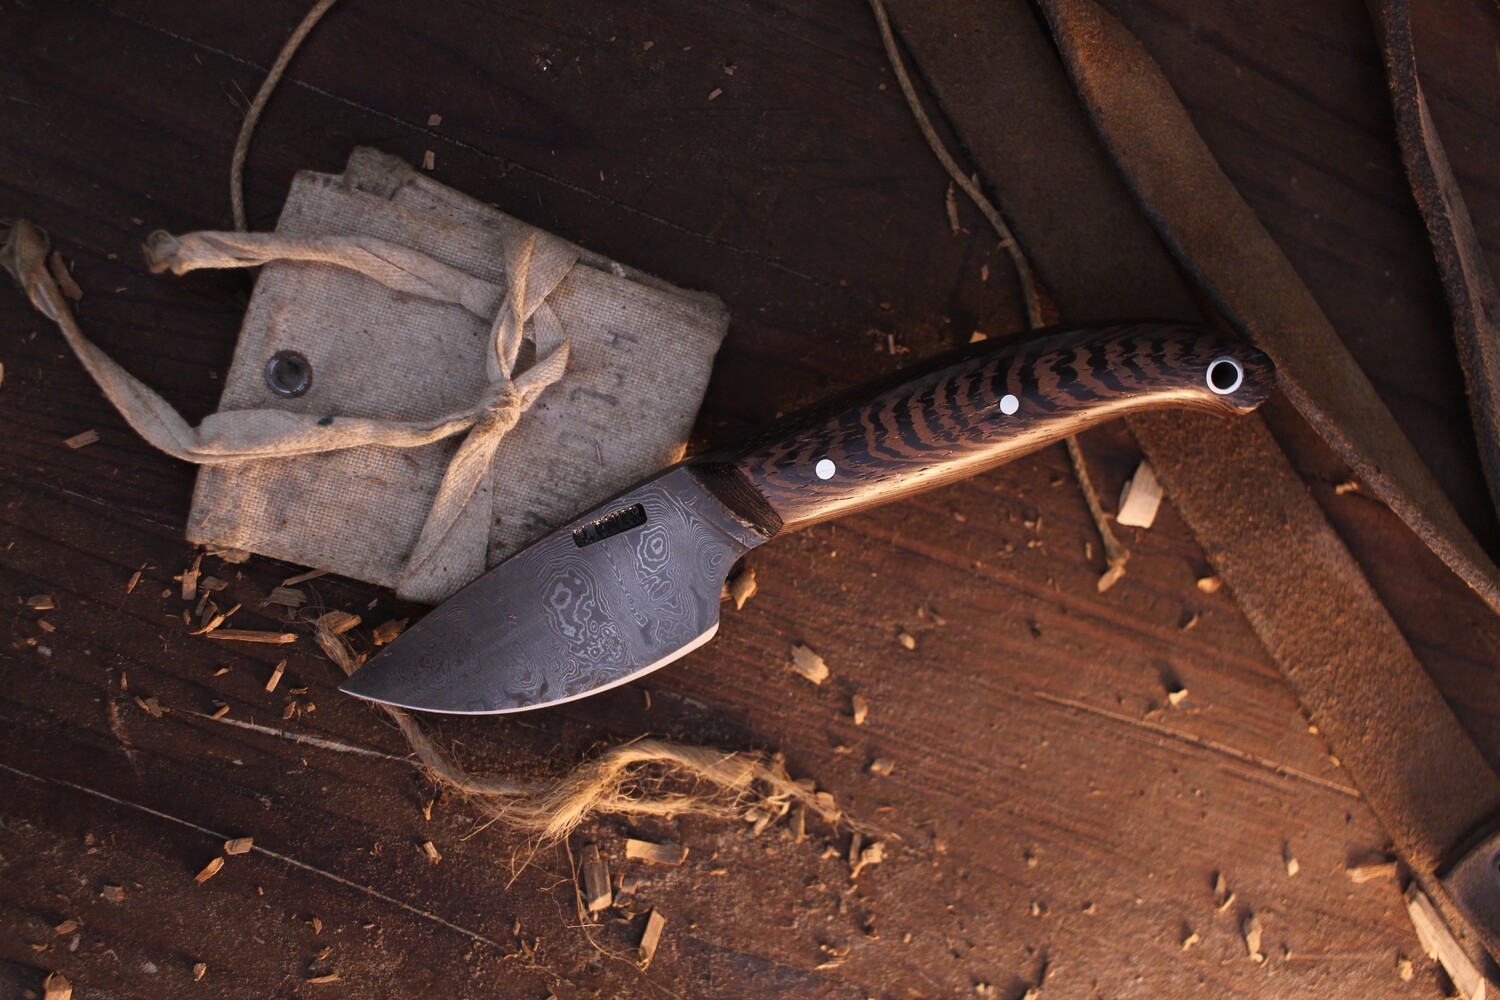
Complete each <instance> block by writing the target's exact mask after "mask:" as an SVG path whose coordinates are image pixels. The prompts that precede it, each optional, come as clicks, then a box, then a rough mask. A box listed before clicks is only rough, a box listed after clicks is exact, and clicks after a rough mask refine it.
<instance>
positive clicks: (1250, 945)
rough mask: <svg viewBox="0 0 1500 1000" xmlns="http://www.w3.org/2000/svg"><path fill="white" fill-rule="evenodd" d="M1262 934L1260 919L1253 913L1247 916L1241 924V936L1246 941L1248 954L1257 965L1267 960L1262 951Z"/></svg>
mask: <svg viewBox="0 0 1500 1000" xmlns="http://www.w3.org/2000/svg"><path fill="white" fill-rule="evenodd" d="M1261 933H1262V931H1261V926H1260V917H1257V916H1256V915H1255V914H1253V913H1249V914H1246V915H1245V919H1244V920H1243V921H1242V922H1241V923H1240V934H1241V935H1242V936H1243V937H1244V939H1245V952H1246V954H1248V955H1249V956H1250V961H1252V962H1254V963H1255V964H1256V965H1259V964H1261V963H1262V962H1264V961H1265V960H1266V956H1265V955H1263V954H1261V951H1260V939H1261Z"/></svg>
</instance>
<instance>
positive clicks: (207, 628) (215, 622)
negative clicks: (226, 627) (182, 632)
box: [188, 603, 240, 635]
mask: <svg viewBox="0 0 1500 1000" xmlns="http://www.w3.org/2000/svg"><path fill="white" fill-rule="evenodd" d="M209 608H210V609H213V610H214V611H215V612H216V613H214V614H211V615H206V616H205V617H206V619H207V620H206V621H205V622H204V623H203V625H202V626H201V627H199V628H198V629H196V630H194V631H192V632H189V633H188V634H189V635H208V634H209V633H211V632H215V631H217V630H218V628H219V626H220V625H223V624H224V623H225V622H226V621H228V620H229V616H230V615H232V614H234V613H235V612H236V611H238V610H239V609H240V606H239V605H238V604H236V605H235V606H234V607H232V608H230V609H229V610H228V611H223V612H219V611H218V610H217V608H215V607H214V605H213V604H212V603H210V604H209Z"/></svg>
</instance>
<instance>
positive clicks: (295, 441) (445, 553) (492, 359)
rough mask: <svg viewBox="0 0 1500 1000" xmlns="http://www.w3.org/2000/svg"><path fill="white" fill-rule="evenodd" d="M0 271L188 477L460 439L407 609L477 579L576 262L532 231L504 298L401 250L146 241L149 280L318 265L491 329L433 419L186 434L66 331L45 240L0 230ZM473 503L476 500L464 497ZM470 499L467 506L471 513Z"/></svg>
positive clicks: (258, 413) (252, 236)
mask: <svg viewBox="0 0 1500 1000" xmlns="http://www.w3.org/2000/svg"><path fill="white" fill-rule="evenodd" d="M0 236H3V245H0V264H3V265H4V266H5V268H6V270H8V271H10V273H11V275H12V276H13V277H15V279H16V281H17V282H18V283H19V284H20V285H21V287H22V289H23V290H24V291H25V292H26V295H27V297H28V298H29V299H30V300H31V303H32V305H33V306H35V307H36V309H37V311H39V312H40V313H42V314H43V315H44V316H46V317H48V318H49V319H51V320H52V321H53V322H55V323H56V324H57V325H58V328H59V329H60V330H61V331H62V334H63V337H64V339H65V340H66V341H67V342H68V346H69V347H70V348H72V350H73V353H74V354H76V355H77V356H78V359H79V361H80V362H81V363H82V364H83V366H84V368H85V369H86V370H87V371H88V373H89V374H90V375H91V376H92V377H93V379H94V381H95V382H96V383H98V385H99V388H100V389H101V390H102V391H103V392H104V395H105V397H106V398H108V399H109V401H110V402H111V403H112V404H113V405H114V407H115V409H117V410H119V411H120V414H121V415H122V416H123V417H124V418H125V421H126V423H128V424H129V425H130V426H131V428H132V429H133V430H135V432H136V433H137V434H139V435H140V436H141V437H142V438H144V439H145V440H146V441H148V442H149V443H150V444H152V445H154V446H155V447H157V448H160V449H161V450H162V451H164V452H166V453H167V454H169V455H172V456H173V457H175V458H179V459H182V460H183V461H186V462H193V463H196V464H200V465H211V464H220V463H227V462H243V461H248V460H253V459H261V458H286V457H290V456H295V455H309V454H316V453H319V452H327V451H337V450H339V449H343V448H357V447H361V446H363V445H385V446H388V447H393V448H415V447H419V446H421V445H426V444H432V443H433V442H436V441H441V440H443V439H445V438H448V437H451V436H452V435H454V434H457V433H459V432H461V431H468V434H467V436H466V437H465V438H464V441H463V443H462V444H460V445H459V447H458V450H457V451H456V452H455V453H454V455H453V458H452V459H451V460H450V461H449V463H448V468H447V470H446V472H445V473H444V476H443V481H442V483H441V485H440V486H439V488H438V491H437V495H436V497H435V498H434V499H433V503H432V507H431V508H430V509H429V511H428V514H427V519H426V522H425V523H424V524H423V526H422V532H421V535H420V536H419V538H418V541H417V544H416V547H415V548H414V549H413V551H412V553H411V555H410V556H409V557H408V558H407V563H406V568H405V571H404V573H403V577H402V580H401V582H400V584H399V586H398V590H399V591H400V592H401V594H402V595H403V596H404V597H408V598H410V599H412V600H418V601H421V600H428V601H430V600H434V599H437V598H439V597H441V596H443V595H445V594H447V593H450V592H451V591H452V590H453V589H454V586H455V585H456V584H458V583H462V582H464V581H467V580H468V579H471V578H472V577H474V576H477V575H478V574H479V572H480V571H482V570H483V568H484V561H485V554H486V549H487V546H488V527H489V504H488V503H485V502H483V500H484V499H485V498H487V497H488V494H489V482H488V477H489V469H490V463H491V460H492V459H493V458H494V455H495V450H496V449H497V448H498V447H499V445H500V441H501V440H502V439H503V438H504V437H505V435H506V433H507V432H509V431H510V429H511V428H513V427H514V426H515V425H516V423H517V422H518V421H519V420H520V418H521V415H522V414H523V413H525V412H526V411H527V410H528V409H530V408H531V406H532V404H533V403H535V402H536V400H537V397H539V396H540V395H541V394H542V392H543V391H544V390H545V389H546V388H547V387H548V386H549V385H552V384H553V383H554V382H556V381H557V380H558V379H559V378H561V377H562V374H563V371H564V369H565V368H566V367H567V363H568V342H567V340H566V339H565V335H564V331H563V328H562V324H561V322H560V321H559V320H558V318H557V314H556V313H555V312H554V311H553V310H552V307H551V306H550V305H548V304H547V296H548V295H550V294H551V293H552V291H553V290H554V289H555V288H557V286H558V285H559V284H561V283H562V280H563V279H564V278H565V277H567V275H568V272H569V271H570V270H572V268H573V265H574V264H575V263H576V262H577V260H578V252H577V251H576V250H575V249H574V248H573V247H571V246H570V245H569V244H567V243H565V242H563V241H562V240H559V239H556V238H555V237H550V236H547V235H546V234H543V233H540V232H532V233H531V234H530V235H529V236H528V237H527V238H526V239H525V240H524V241H522V242H520V243H519V244H514V245H507V246H506V247H505V248H504V252H505V258H506V274H507V277H508V279H509V287H508V288H505V287H501V286H499V285H497V284H495V283H493V282H489V281H485V280H483V279H481V278H476V277H474V276H473V275H470V274H467V273H465V272H463V271H460V270H458V269H457V268H453V267H449V266H448V265H446V264H444V263H442V262H441V261H437V260H434V259H432V258H431V257H428V256H426V255H425V254H422V253H418V252H417V251H414V250H411V249H409V248H407V247H402V246H399V245H397V244H394V243H390V242H388V241H385V240H380V239H375V238H373V237H361V236H348V237H344V236H340V237H298V236H286V235H280V234H276V233H216V232H205V233H190V234H188V235H186V236H182V237H175V236H171V235H169V234H167V233H160V232H159V233H155V234H153V235H152V236H151V238H150V240H149V242H148V243H147V246H146V259H147V262H148V263H149V264H150V266H151V269H152V270H153V271H156V272H161V271H171V272H172V273H174V274H186V273H187V272H188V271H194V270H198V269H200V268H222V267H256V266H259V265H261V264H265V263H269V262H271V261H275V260H301V261H317V262H321V263H328V264H336V265H338V266H341V267H345V268H348V269H350V270H354V271H357V272H359V273H361V274H363V275H365V276H366V277H368V278H371V279H373V280H375V281H378V282H380V283H381V284H383V285H385V286H387V287H388V288H391V289H393V290H395V291H398V292H403V293H406V294H409V295H416V296H421V297H423V298H427V299H433V300H436V301H440V302H451V303H454V304H456V305H459V306H461V307H463V308H464V309H465V310H466V311H468V312H470V313H473V314H474V315H476V316H480V317H483V318H485V319H490V320H492V321H493V326H492V329H491V335H492V338H493V343H494V350H493V352H491V353H490V354H488V355H487V357H486V370H487V373H488V375H489V391H488V394H487V395H486V397H485V398H484V399H483V400H482V401H480V402H479V403H478V404H477V405H475V406H473V407H469V408H467V409H464V410H461V411H459V412H456V413H450V414H446V415H444V416H441V417H438V418H436V419H433V420H425V421H395V420H369V419H364V418H359V417H337V418H336V419H334V420H332V421H330V420H328V419H327V417H324V416H318V415H314V414H304V413H292V412H289V411H286V410H278V409H253V410H231V411H227V412H222V413H215V414H212V415H210V416H208V417H206V418H205V419H204V420H203V422H202V423H201V424H199V425H198V426H197V427H193V426H191V425H190V424H188V422H187V421H186V420H184V419H183V418H182V415H181V414H179V413H178V412H177V411H176V410H175V409H174V408H173V407H172V405H171V404H170V403H168V402H167V401H166V400H165V399H163V398H162V397H161V396H160V395H159V394H157V393H156V392H155V391H154V390H152V389H151V388H149V387H148V386H146V385H145V384H144V383H142V382H141V381H140V380H138V379H137V378H135V376H133V375H131V374H130V373H129V372H127V371H125V369H123V368H121V367H120V366H119V365H118V364H116V363H115V361H114V360H113V359H112V358H110V357H109V355H107V354H105V353H104V352H103V351H101V350H100V349H99V348H98V347H96V346H94V344H93V343H91V342H90V341H89V340H88V339H87V338H86V337H85V336H84V335H83V331H82V330H81V329H80V328H79V326H78V323H77V321H76V319H75V318H74V317H73V312H72V310H71V309H70V308H68V304H67V301H66V300H65V299H64V297H63V294H62V291H61V290H60V289H59V288H58V286H57V282H56V281H55V280H54V279H53V277H52V275H51V274H50V273H49V272H48V269H47V254H48V250H49V246H48V241H47V237H46V235H45V234H44V233H43V232H41V230H39V229H37V228H36V227H34V226H32V225H31V224H30V223H28V222H26V221H25V220H21V219H18V220H15V221H14V222H13V223H12V224H11V225H10V228H9V230H8V231H0ZM528 332H530V334H531V337H532V340H533V342H534V343H535V344H536V349H537V359H538V360H537V362H536V364H535V365H533V366H532V367H531V368H529V369H528V370H527V371H525V372H523V373H522V374H521V375H519V376H514V377H513V372H514V370H515V365H516V358H517V356H518V354H519V353H520V348H521V342H522V340H523V339H525V336H526V334H527V333H528ZM479 494H482V496H478V497H476V495H479ZM476 499H478V500H479V501H480V502H475V501H476Z"/></svg>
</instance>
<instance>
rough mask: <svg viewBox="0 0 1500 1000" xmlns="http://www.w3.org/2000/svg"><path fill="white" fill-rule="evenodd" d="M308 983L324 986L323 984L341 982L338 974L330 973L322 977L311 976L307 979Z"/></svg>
mask: <svg viewBox="0 0 1500 1000" xmlns="http://www.w3.org/2000/svg"><path fill="white" fill-rule="evenodd" d="M307 981H308V982H309V983H318V984H322V983H336V982H338V981H339V974H338V973H337V972H330V973H327V974H326V975H322V976H309V977H307Z"/></svg>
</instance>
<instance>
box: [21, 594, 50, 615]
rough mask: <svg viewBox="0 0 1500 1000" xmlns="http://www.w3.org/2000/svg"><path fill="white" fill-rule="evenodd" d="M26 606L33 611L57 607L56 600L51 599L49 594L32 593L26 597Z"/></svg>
mask: <svg viewBox="0 0 1500 1000" xmlns="http://www.w3.org/2000/svg"><path fill="white" fill-rule="evenodd" d="M26 606H27V607H28V608H30V609H31V610H33V611H53V610H55V609H56V608H57V602H56V601H54V600H53V599H52V595H51V594H34V595H32V596H31V597H28V598H26Z"/></svg>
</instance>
